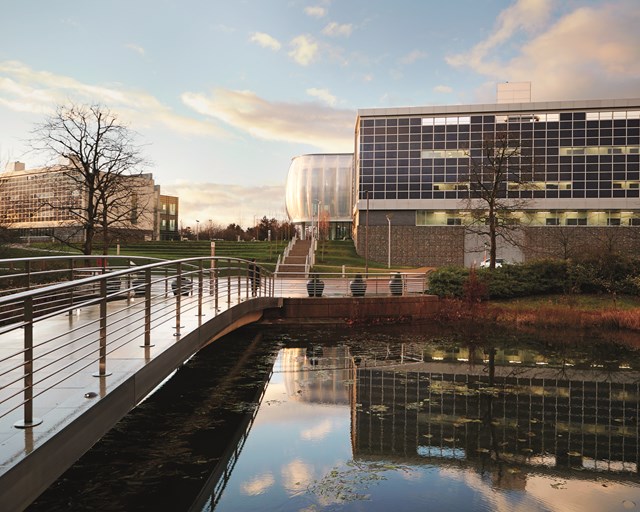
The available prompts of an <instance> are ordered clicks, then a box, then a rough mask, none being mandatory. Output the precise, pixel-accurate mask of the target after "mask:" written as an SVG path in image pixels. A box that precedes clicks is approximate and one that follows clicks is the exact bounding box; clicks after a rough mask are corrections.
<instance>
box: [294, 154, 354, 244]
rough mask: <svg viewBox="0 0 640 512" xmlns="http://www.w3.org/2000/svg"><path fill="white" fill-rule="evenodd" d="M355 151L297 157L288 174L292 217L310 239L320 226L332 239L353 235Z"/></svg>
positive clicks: (303, 234) (304, 236)
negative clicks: (353, 153)
mask: <svg viewBox="0 0 640 512" xmlns="http://www.w3.org/2000/svg"><path fill="white" fill-rule="evenodd" d="M352 173H353V155H352V154H351V153H346V154H344V153H335V154H317V155H301V156H297V157H294V158H293V159H292V160H291V165H290V166H289V174H288V176H287V184H286V195H285V204H286V208H287V214H288V216H289V220H290V221H291V222H292V223H293V224H294V225H295V226H296V229H297V230H298V234H299V236H300V237H302V238H306V237H307V236H308V235H309V234H310V233H316V234H317V233H318V227H321V228H323V227H324V229H325V230H326V231H327V232H326V233H324V234H323V236H324V235H326V236H328V238H330V239H331V240H342V239H345V238H351V232H352V224H351V221H352V208H353V194H352V192H351V184H352V180H353V178H352Z"/></svg>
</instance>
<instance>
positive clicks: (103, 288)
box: [93, 260, 111, 377]
mask: <svg viewBox="0 0 640 512" xmlns="http://www.w3.org/2000/svg"><path fill="white" fill-rule="evenodd" d="M103 261H104V260H103ZM102 270H103V277H102V279H101V280H100V348H99V362H98V371H97V372H96V373H94V374H93V376H94V377H107V376H109V375H111V372H107V277H106V276H105V275H104V271H105V267H104V263H103V267H102Z"/></svg>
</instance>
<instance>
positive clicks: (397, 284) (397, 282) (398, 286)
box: [389, 272, 402, 295]
mask: <svg viewBox="0 0 640 512" xmlns="http://www.w3.org/2000/svg"><path fill="white" fill-rule="evenodd" d="M389 291H390V292H391V295H402V276H401V275H400V273H399V272H396V273H395V274H394V275H393V277H392V278H391V280H390V281H389Z"/></svg>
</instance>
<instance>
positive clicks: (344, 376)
mask: <svg viewBox="0 0 640 512" xmlns="http://www.w3.org/2000/svg"><path fill="white" fill-rule="evenodd" d="M282 371H283V372H284V377H285V379H284V383H285V389H286V390H287V395H288V396H289V397H290V399H294V400H300V401H304V402H309V403H319V404H335V405H350V404H351V394H352V387H353V386H351V385H349V384H350V383H355V381H354V379H355V373H354V372H355V368H354V366H353V361H352V358H351V355H350V352H349V348H348V347H345V346H339V347H318V348H316V349H305V348H291V349H286V350H284V351H283V353H282ZM345 383H346V384H347V385H345Z"/></svg>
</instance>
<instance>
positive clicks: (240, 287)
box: [238, 269, 249, 303]
mask: <svg viewBox="0 0 640 512" xmlns="http://www.w3.org/2000/svg"><path fill="white" fill-rule="evenodd" d="M241 279H242V277H241V276H240V269H238V303H239V302H240V299H241V298H242V296H241V295H240V293H241V291H242V281H241ZM248 296H249V294H248V293H247V297H248Z"/></svg>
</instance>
